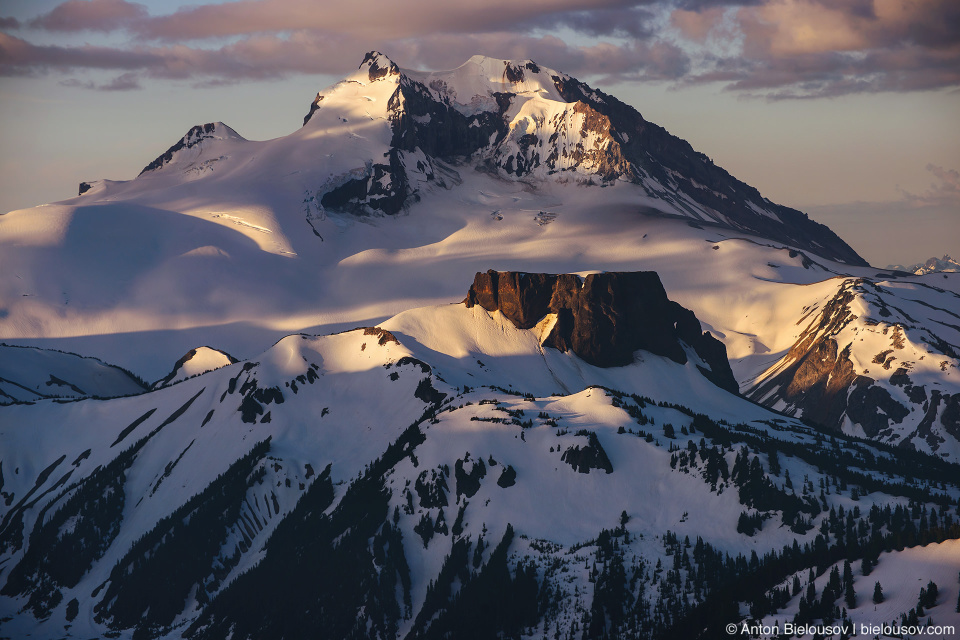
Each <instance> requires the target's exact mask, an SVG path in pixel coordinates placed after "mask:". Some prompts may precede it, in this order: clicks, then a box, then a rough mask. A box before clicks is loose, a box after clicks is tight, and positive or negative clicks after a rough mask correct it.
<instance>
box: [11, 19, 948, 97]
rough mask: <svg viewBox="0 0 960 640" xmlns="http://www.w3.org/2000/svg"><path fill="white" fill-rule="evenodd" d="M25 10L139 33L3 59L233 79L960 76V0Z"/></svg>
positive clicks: (776, 89) (26, 71)
mask: <svg viewBox="0 0 960 640" xmlns="http://www.w3.org/2000/svg"><path fill="white" fill-rule="evenodd" d="M3 20H6V22H3ZM24 26H27V27H29V28H30V29H34V30H45V31H51V32H60V33H64V32H66V33H69V32H85V31H98V32H103V33H109V34H111V35H113V36H116V35H117V34H126V35H127V36H128V37H130V38H131V42H130V43H129V44H125V45H115V46H112V47H105V46H97V45H95V44H94V45H90V44H85V45H66V44H58V45H39V44H34V43H33V42H31V36H30V35H29V34H28V35H25V36H24V37H23V38H15V37H14V36H12V35H10V34H8V33H7V34H4V33H2V32H0V36H2V38H0V75H22V76H30V75H40V74H44V73H50V72H62V73H71V72H72V71H73V70H80V69H86V68H100V69H116V70H121V71H125V72H128V71H136V72H137V73H139V74H140V76H141V77H158V78H184V79H193V80H195V81H197V82H210V83H214V82H215V83H224V82H237V81H248V80H263V79H269V78H273V77H282V76H285V75H288V74H291V73H333V74H338V75H339V74H342V73H343V72H344V71H345V70H347V69H349V68H351V67H352V66H355V65H356V64H357V60H359V59H360V57H362V55H363V53H364V52H366V51H368V50H370V49H379V50H381V51H384V52H385V53H387V54H388V55H390V56H391V57H392V58H394V60H395V61H397V62H398V64H401V66H409V67H428V68H434V69H436V68H449V67H452V66H456V65H457V64H459V63H461V62H462V61H463V60H466V59H467V58H468V57H469V56H470V55H473V54H476V53H481V54H484V55H489V56H492V57H499V58H530V59H534V60H536V61H537V62H538V63H540V64H543V65H545V66H547V67H551V68H555V69H558V70H561V71H565V72H568V73H571V74H573V75H578V76H580V77H582V78H584V79H587V80H591V79H595V78H603V79H608V80H626V81H629V80H644V81H652V80H656V81H670V82H676V83H677V84H678V85H680V86H682V85H684V84H693V83H713V82H717V83H722V84H723V85H724V86H725V87H726V88H727V89H728V90H730V91H735V92H740V93H743V94H746V95H758V96H764V97H766V98H769V99H772V100H781V99H797V98H823V97H831V96H838V95H845V94H850V93H868V92H884V91H897V92H907V91H925V90H931V89H941V88H945V87H958V86H960V2H957V1H956V0H910V1H905V0H527V1H525V2H517V1H516V0H488V1H486V2H483V3H465V2H449V0H407V1H405V2H390V3H380V4H378V5H377V7H376V10H371V11H362V12H358V9H357V7H356V5H354V4H350V3H343V2H340V1H336V2H335V1H333V0H234V1H229V2H220V3H215V4H201V5H192V6H188V7H184V8H181V9H179V10H177V11H174V12H172V13H169V14H165V15H150V14H149V12H148V11H147V9H146V8H145V7H144V6H143V5H141V4H138V3H134V2H128V1H126V0H67V1H66V2H63V3H61V4H59V5H57V6H56V7H54V8H53V9H52V10H51V11H49V12H48V13H45V14H43V15H40V16H38V17H36V18H34V19H32V20H29V21H27V22H26V23H24V24H21V23H20V22H18V21H17V20H14V19H12V18H11V19H0V28H2V29H6V30H7V31H10V30H12V29H16V28H20V27H24ZM559 32H562V33H564V34H567V35H569V34H573V37H572V38H568V39H567V40H568V41H565V40H562V39H560V38H559V37H557V36H556V35H554V34H555V33H559ZM111 41H112V42H118V41H120V38H117V37H112V38H111Z"/></svg>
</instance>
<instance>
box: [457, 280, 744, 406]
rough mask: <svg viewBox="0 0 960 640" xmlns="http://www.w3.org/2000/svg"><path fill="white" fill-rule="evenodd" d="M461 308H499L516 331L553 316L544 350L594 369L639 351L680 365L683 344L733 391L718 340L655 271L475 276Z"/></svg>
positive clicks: (683, 360) (627, 358)
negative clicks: (576, 358) (669, 293)
mask: <svg viewBox="0 0 960 640" xmlns="http://www.w3.org/2000/svg"><path fill="white" fill-rule="evenodd" d="M464 303H465V304H466V305H467V307H473V306H475V305H476V306H480V307H482V308H484V309H486V310H487V311H500V312H501V313H502V314H503V315H504V316H505V317H506V318H507V319H509V320H510V321H511V322H512V323H513V324H514V325H515V326H516V327H517V328H519V329H530V328H533V327H534V326H535V325H536V324H537V323H538V322H539V321H540V320H541V319H542V318H543V317H544V316H546V315H548V314H551V313H553V314H556V315H557V320H556V322H555V323H554V326H553V328H552V329H551V331H550V333H549V334H548V335H547V337H546V339H545V340H544V343H543V344H544V346H548V347H553V348H554V349H558V350H560V351H573V352H574V353H575V354H577V355H578V356H579V357H580V358H582V359H583V360H585V361H586V362H588V363H590V364H592V365H596V366H598V367H618V366H624V365H627V364H630V363H631V362H633V354H634V352H636V351H638V350H644V351H648V352H650V353H653V354H656V355H660V356H664V357H667V358H670V359H671V360H673V361H674V362H677V363H680V364H684V363H686V362H687V353H686V351H685V349H684V344H685V345H687V346H688V347H691V348H692V349H693V350H694V351H695V352H696V354H697V355H698V356H699V357H700V359H701V360H703V362H705V363H706V364H707V365H708V366H709V369H707V368H705V367H701V371H702V372H703V373H704V375H705V376H706V377H707V378H708V379H710V380H711V381H712V382H714V383H715V384H716V385H717V386H719V387H722V388H724V389H726V390H728V391H730V392H732V393H736V392H737V388H738V387H737V382H736V380H735V379H734V377H733V373H732V371H731V370H730V363H729V362H728V361H727V355H726V348H725V347H724V346H723V343H721V342H720V341H718V340H717V339H716V338H714V337H713V336H711V335H710V333H709V332H707V333H704V332H702V331H701V327H700V322H699V321H698V320H697V318H696V316H695V315H694V314H693V312H692V311H689V310H688V309H684V308H683V307H681V306H680V305H679V304H677V303H675V302H672V301H671V300H670V299H668V298H667V292H666V291H665V290H664V288H663V284H662V283H661V282H660V277H659V276H658V275H657V273H656V272H654V271H635V272H610V273H598V274H591V275H588V276H587V277H586V278H585V279H584V280H583V281H582V282H581V280H580V278H579V277H578V276H576V275H573V274H559V275H555V274H549V273H518V272H513V271H506V272H498V271H492V270H491V271H487V272H486V273H478V274H476V276H475V277H474V281H473V285H472V286H471V287H470V291H469V292H468V293H467V298H466V299H465V300H464Z"/></svg>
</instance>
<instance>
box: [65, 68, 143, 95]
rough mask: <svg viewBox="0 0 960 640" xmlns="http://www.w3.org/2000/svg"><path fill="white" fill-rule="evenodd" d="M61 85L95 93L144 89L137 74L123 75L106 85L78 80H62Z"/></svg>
mask: <svg viewBox="0 0 960 640" xmlns="http://www.w3.org/2000/svg"><path fill="white" fill-rule="evenodd" d="M60 84H61V85H62V86H64V87H75V88H78V89H90V90H93V91H134V90H137V89H142V88H143V87H141V86H140V81H139V80H138V79H137V75H136V74H135V73H130V72H128V73H123V74H121V75H119V76H117V77H116V78H114V79H113V80H111V81H110V82H107V83H106V84H96V83H95V82H91V81H89V80H88V81H80V80H77V79H76V78H68V79H66V80H61V81H60Z"/></svg>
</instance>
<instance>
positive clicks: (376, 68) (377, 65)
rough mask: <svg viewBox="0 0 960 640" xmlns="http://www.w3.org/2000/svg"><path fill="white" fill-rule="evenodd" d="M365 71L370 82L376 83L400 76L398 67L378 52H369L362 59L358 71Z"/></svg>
mask: <svg viewBox="0 0 960 640" xmlns="http://www.w3.org/2000/svg"><path fill="white" fill-rule="evenodd" d="M364 68H366V69H367V72H368V74H369V76H370V82H376V81H377V80H380V79H381V78H384V77H387V76H398V75H400V67H398V66H397V65H396V63H395V62H394V61H393V60H391V59H390V58H388V57H387V56H385V55H383V54H382V53H380V52H379V51H370V52H368V53H367V55H365V56H364V57H363V62H361V63H360V66H359V67H358V69H361V70H362V69H364Z"/></svg>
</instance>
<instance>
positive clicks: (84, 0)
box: [27, 0, 149, 31]
mask: <svg viewBox="0 0 960 640" xmlns="http://www.w3.org/2000/svg"><path fill="white" fill-rule="evenodd" d="M148 17H149V14H148V12H147V8H146V7H145V6H143V5H142V4H136V3H133V2H126V1H125V0H67V2H64V3H63V4H59V5H57V6H56V7H54V8H53V10H52V11H50V12H49V13H45V14H43V15H41V16H38V17H36V18H34V19H33V20H30V21H29V22H28V23H27V24H28V25H29V26H30V27H33V28H35V29H45V30H47V31H113V30H115V29H119V28H121V27H124V26H127V25H129V24H132V23H133V22H134V21H136V20H145V19H146V18H148Z"/></svg>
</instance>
